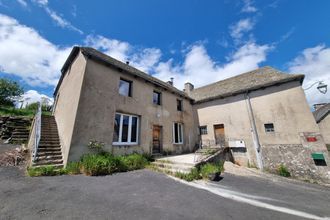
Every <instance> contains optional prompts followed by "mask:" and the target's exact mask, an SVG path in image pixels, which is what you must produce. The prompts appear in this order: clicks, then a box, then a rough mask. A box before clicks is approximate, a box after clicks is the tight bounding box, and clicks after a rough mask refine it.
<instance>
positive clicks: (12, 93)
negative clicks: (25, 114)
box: [0, 79, 24, 106]
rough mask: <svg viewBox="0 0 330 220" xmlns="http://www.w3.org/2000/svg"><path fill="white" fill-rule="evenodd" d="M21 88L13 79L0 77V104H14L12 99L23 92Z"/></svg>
mask: <svg viewBox="0 0 330 220" xmlns="http://www.w3.org/2000/svg"><path fill="white" fill-rule="evenodd" d="M23 92H24V90H23V88H22V87H21V86H20V85H19V84H18V83H17V82H15V81H12V80H9V79H0V105H1V106H14V99H15V98H17V97H19V96H21V95H22V94H23Z"/></svg>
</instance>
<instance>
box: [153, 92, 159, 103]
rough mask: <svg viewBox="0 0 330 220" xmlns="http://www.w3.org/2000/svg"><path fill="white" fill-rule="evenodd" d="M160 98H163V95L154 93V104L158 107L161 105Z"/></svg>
mask: <svg viewBox="0 0 330 220" xmlns="http://www.w3.org/2000/svg"><path fill="white" fill-rule="evenodd" d="M160 98H161V93H160V92H156V91H154V93H153V96H152V102H153V103H154V104H156V105H161V104H160V103H161V102H160Z"/></svg>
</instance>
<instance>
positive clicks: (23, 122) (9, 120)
mask: <svg viewBox="0 0 330 220" xmlns="http://www.w3.org/2000/svg"><path fill="white" fill-rule="evenodd" d="M30 126H31V119H30V118H28V117H0V136H1V139H3V140H7V141H8V142H9V143H11V144H24V143H27V141H28V139H29V133H30Z"/></svg>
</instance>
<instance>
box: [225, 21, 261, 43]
mask: <svg viewBox="0 0 330 220" xmlns="http://www.w3.org/2000/svg"><path fill="white" fill-rule="evenodd" d="M254 25H255V22H254V21H253V20H252V19H251V18H246V19H241V20H239V21H238V22H237V23H236V24H234V25H232V26H230V28H229V29H230V36H232V37H233V38H234V40H240V39H241V38H242V37H243V35H244V33H246V32H249V31H251V30H252V29H253V27H254Z"/></svg>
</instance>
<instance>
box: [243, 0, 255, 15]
mask: <svg viewBox="0 0 330 220" xmlns="http://www.w3.org/2000/svg"><path fill="white" fill-rule="evenodd" d="M253 4H254V2H253V0H243V8H242V12H247V13H251V12H256V11H257V8H256V7H255V6H254V5H253Z"/></svg>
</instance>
